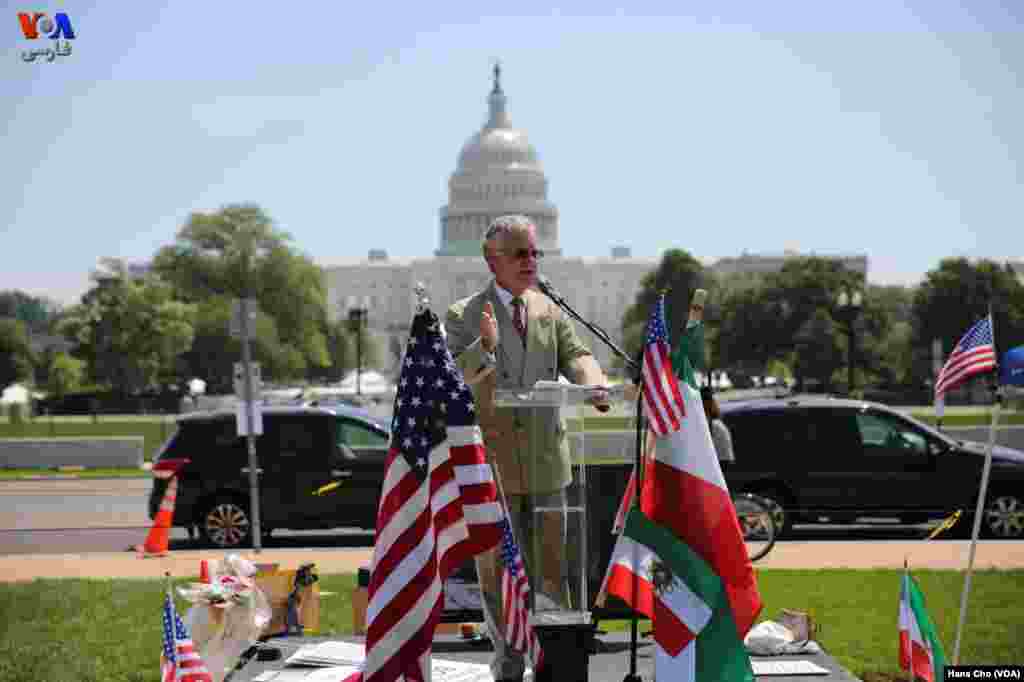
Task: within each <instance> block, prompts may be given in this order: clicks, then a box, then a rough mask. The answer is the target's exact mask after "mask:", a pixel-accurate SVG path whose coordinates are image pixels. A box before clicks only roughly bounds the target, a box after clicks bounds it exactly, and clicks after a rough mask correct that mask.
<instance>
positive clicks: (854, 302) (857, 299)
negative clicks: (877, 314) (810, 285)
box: [836, 289, 863, 397]
mask: <svg viewBox="0 0 1024 682" xmlns="http://www.w3.org/2000/svg"><path fill="white" fill-rule="evenodd" d="M862 303H863V297H862V295H861V292H860V291H859V290H857V289H843V290H842V291H840V292H839V296H838V297H837V298H836V304H837V306H838V308H839V311H840V312H841V313H842V317H843V321H844V322H845V323H846V333H847V335H848V337H849V341H848V343H847V344H846V371H847V374H846V377H847V378H846V392H847V394H848V395H850V396H851V397H852V396H853V392H854V385H853V382H854V379H853V348H854V342H855V340H856V338H855V337H856V326H855V323H856V321H857V316H858V315H860V311H861V305H862Z"/></svg>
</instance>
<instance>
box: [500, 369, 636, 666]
mask: <svg viewBox="0 0 1024 682" xmlns="http://www.w3.org/2000/svg"><path fill="white" fill-rule="evenodd" d="M601 397H604V399H605V402H606V403H608V404H609V405H610V407H611V409H609V410H608V411H607V412H599V411H598V410H597V409H596V408H595V407H594V405H593V404H592V402H591V401H593V400H595V399H599V398H601ZM494 407H495V408H496V412H499V413H501V419H502V421H504V422H505V423H508V424H509V426H510V427H511V428H510V429H509V433H508V436H507V437H508V438H510V439H512V440H510V441H509V442H506V443H504V444H499V446H498V447H499V448H502V449H503V450H504V451H505V455H504V460H503V461H505V462H506V466H510V465H509V464H508V461H509V460H510V459H511V460H512V465H518V467H519V468H518V469H517V470H516V471H514V472H513V473H514V474H515V475H516V476H517V480H516V482H515V485H512V486H506V485H505V483H506V481H504V480H501V479H503V474H502V471H501V467H500V466H499V467H496V468H497V469H498V471H496V475H497V476H498V478H499V486H500V487H501V488H502V490H503V492H504V494H505V497H506V498H507V501H508V503H509V505H510V508H512V509H514V510H515V509H518V510H520V514H521V518H522V522H521V525H523V526H524V527H523V528H522V529H521V530H519V531H518V532H517V536H516V541H517V542H518V543H519V545H520V548H521V550H522V553H523V558H524V561H525V562H526V570H527V574H528V575H529V578H530V593H531V598H532V603H531V609H530V614H531V622H532V624H533V626H534V630H535V632H536V633H537V636H538V639H539V640H540V644H541V647H542V648H543V649H544V661H545V664H544V666H543V668H542V669H541V670H540V671H539V672H538V673H537V674H536V675H535V678H534V679H535V680H538V681H544V680H558V682H565V680H586V679H587V663H588V661H587V657H588V655H589V652H590V649H591V639H592V636H593V623H592V619H591V610H590V609H591V604H592V601H593V599H594V597H595V596H596V595H594V594H590V592H591V588H590V585H589V583H590V582H591V581H590V580H588V575H589V573H592V572H593V570H594V568H596V567H595V566H594V564H595V561H596V560H597V559H596V557H595V556H594V554H593V552H594V549H595V548H592V547H591V546H590V545H591V543H590V541H589V538H590V537H591V530H592V529H591V525H592V520H591V518H590V516H591V514H590V513H589V512H588V507H589V506H590V505H591V504H602V505H605V506H606V505H607V504H608V501H607V500H591V499H588V497H589V496H588V494H587V492H588V489H589V488H588V485H587V469H588V466H592V465H594V464H595V463H597V462H598V461H600V460H607V459H612V460H617V461H623V459H624V458H626V457H630V458H631V457H632V453H633V449H634V448H633V447H632V446H633V435H632V434H634V433H635V429H636V422H635V405H634V404H632V403H631V402H630V401H628V400H626V388H625V385H619V386H613V387H611V388H608V389H598V388H595V387H588V386H579V385H575V384H567V383H559V382H552V381H548V382H538V383H537V384H536V385H535V386H534V387H533V388H532V389H528V390H524V389H500V390H498V391H496V393H495V399H494ZM605 417H607V418H608V421H607V422H605V424H604V426H605V428H603V429H600V431H598V434H599V435H597V436H596V437H594V436H591V433H588V431H591V432H593V431H595V430H594V429H593V428H590V429H588V425H587V422H588V421H590V420H599V419H600V418H605ZM592 426H593V422H591V427H592ZM609 426H610V427H611V428H610V429H609V428H608V427H609ZM610 431H614V432H615V434H616V436H615V437H612V438H608V437H607V435H608V433H609V432H610ZM601 432H604V433H601ZM601 436H604V437H601ZM623 485H625V482H623ZM524 487H525V491H524V490H523V489H524ZM509 488H512V489H516V490H518V491H519V494H515V493H510V492H509ZM618 502H619V500H615V501H614V502H613V504H615V505H618ZM610 530H611V529H610V527H609V528H608V529H604V530H603V532H604V533H609V532H610ZM603 568H604V567H601V568H600V570H602V571H603Z"/></svg>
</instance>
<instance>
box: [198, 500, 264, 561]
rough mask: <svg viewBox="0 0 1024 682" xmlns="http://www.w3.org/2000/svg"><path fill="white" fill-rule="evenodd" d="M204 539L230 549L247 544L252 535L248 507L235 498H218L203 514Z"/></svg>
mask: <svg viewBox="0 0 1024 682" xmlns="http://www.w3.org/2000/svg"><path fill="white" fill-rule="evenodd" d="M202 521H203V525H202V531H203V537H205V538H206V539H207V540H208V541H209V542H211V543H213V544H214V545H216V546H218V547H223V548H225V549H230V548H234V547H239V546H241V545H242V544H245V543H246V542H247V541H248V539H249V538H250V537H251V535H252V522H251V521H250V519H249V508H248V506H247V505H246V504H245V503H243V502H240V501H239V500H238V499H237V498H234V497H218V498H217V499H215V500H214V501H213V504H211V505H210V506H209V507H208V508H207V510H206V511H205V512H203V519H202Z"/></svg>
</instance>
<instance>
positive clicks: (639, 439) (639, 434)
mask: <svg viewBox="0 0 1024 682" xmlns="http://www.w3.org/2000/svg"><path fill="white" fill-rule="evenodd" d="M643 352H644V351H643V347H642V346H641V348H640V356H639V358H638V359H637V370H636V376H635V377H634V379H633V380H634V381H635V382H636V386H637V393H636V451H635V453H634V458H633V471H634V472H636V488H635V489H634V491H633V509H637V510H639V509H640V492H641V491H642V490H643V468H642V461H641V457H642V451H643V441H644V431H645V429H644V412H643V400H644V381H643ZM638 551H639V548H638V547H637V546H636V545H635V544H634V545H633V565H634V566H635V565H636V563H637V557H636V553H637V552H638ZM639 583H640V576H639V575H637V572H636V571H634V572H633V594H634V595H636V594H638V593H639V592H640V584H639ZM631 611H632V616H631V618H630V625H629V637H630V639H629V674H628V675H626V676H625V677H624V678H623V681H622V682H642V678H641V677H640V675H639V674H637V671H636V666H637V649H638V647H639V641H638V640H639V628H640V624H639V619H638V617H637V613H636V609H635V608H633V609H631Z"/></svg>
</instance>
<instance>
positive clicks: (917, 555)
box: [0, 540, 1024, 582]
mask: <svg viewBox="0 0 1024 682" xmlns="http://www.w3.org/2000/svg"><path fill="white" fill-rule="evenodd" d="M969 548H970V542H969V541H967V540H961V541H943V542H925V541H921V540H918V541H912V542H906V541H882V542H865V541H855V542H795V541H788V542H780V543H779V544H777V545H776V546H775V547H774V548H773V549H772V551H771V553H770V554H768V556H767V557H765V558H764V559H762V560H761V561H758V562H757V563H756V564H754V567H755V568H756V569H773V568H778V569H829V568H855V569H870V568H902V567H903V562H904V560H905V559H906V560H908V561H909V562H910V567H911V568H913V569H943V570H963V569H966V567H967V559H968V552H969ZM372 553H373V550H372V549H369V548H359V549H265V550H263V551H262V552H260V553H259V554H254V553H253V552H252V550H243V551H239V552H238V554H240V555H241V556H243V557H245V558H247V559H250V560H252V561H254V562H256V563H277V564H279V565H280V566H281V567H282V568H297V567H298V566H300V565H301V564H304V563H309V562H313V563H315V564H316V567H317V571H318V572H319V573H321V574H323V575H330V574H336V573H355V572H356V570H357V569H358V568H359V567H360V566H368V565H369V564H370V560H371V558H372ZM226 554H227V552H225V551H223V550H212V549H210V550H179V551H173V552H170V554H169V555H168V556H166V557H157V558H143V559H140V558H139V557H138V556H137V555H136V554H135V553H133V552H95V553H88V554H9V555H4V556H0V582H20V581H30V580H34V579H35V578H162V577H163V576H164V574H165V573H166V572H170V574H171V575H172V576H173V577H177V578H182V577H190V576H198V574H199V562H200V560H201V559H222V558H224V556H225V555H226ZM974 568H975V569H976V570H985V569H992V568H997V569H1002V570H1008V569H1024V541H1022V542H1006V541H981V542H979V543H978V547H977V552H976V554H975V558H974Z"/></svg>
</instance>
